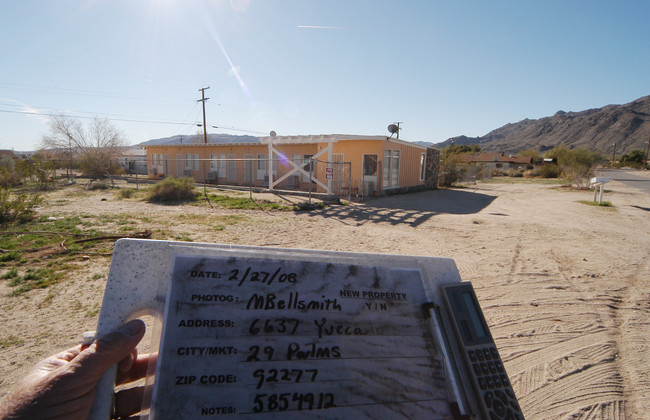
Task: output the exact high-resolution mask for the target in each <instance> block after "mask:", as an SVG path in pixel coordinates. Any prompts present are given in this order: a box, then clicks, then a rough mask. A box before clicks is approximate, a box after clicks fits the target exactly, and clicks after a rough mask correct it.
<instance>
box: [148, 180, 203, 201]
mask: <svg viewBox="0 0 650 420" xmlns="http://www.w3.org/2000/svg"><path fill="white" fill-rule="evenodd" d="M194 199H196V192H195V191H194V179H193V178H190V177H184V178H173V177H172V178H165V179H163V180H162V181H160V182H159V183H157V184H156V185H154V186H153V187H152V188H151V189H150V190H149V197H148V200H149V201H151V202H155V203H175V202H181V201H193V200H194Z"/></svg>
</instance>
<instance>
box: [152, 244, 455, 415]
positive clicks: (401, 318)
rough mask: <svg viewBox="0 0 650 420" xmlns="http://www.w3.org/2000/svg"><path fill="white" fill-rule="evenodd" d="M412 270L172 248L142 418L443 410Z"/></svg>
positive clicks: (439, 366)
mask: <svg viewBox="0 0 650 420" xmlns="http://www.w3.org/2000/svg"><path fill="white" fill-rule="evenodd" d="M426 301H427V298H426V294H425V291H424V286H423V284H422V275H421V272H420V271H419V270H418V269H404V268H381V267H369V266H363V265H355V264H343V263H323V262H307V261H292V260H269V259H256V258H240V257H238V258H229V257H197V256H180V255H179V256H176V257H175V259H174V268H173V273H172V279H171V285H170V289H169V295H168V297H167V305H166V309H165V318H164V321H163V322H164V323H163V325H164V332H163V338H162V343H161V347H160V353H159V360H158V367H157V372H156V379H155V389H154V407H155V409H154V412H153V413H152V415H153V418H154V419H156V420H159V419H179V418H251V419H262V418H277V419H287V418H288V419H302V418H308V417H309V418H321V419H341V418H349V419H377V418H390V419H411V420H412V419H425V418H426V419H431V418H444V417H446V416H447V415H449V403H448V401H449V394H448V392H447V386H446V382H445V377H444V366H443V363H442V357H441V355H440V354H439V352H438V350H437V349H438V348H439V347H438V346H437V345H436V343H435V342H434V338H433V336H432V334H431V331H430V328H429V324H428V322H427V320H425V319H424V316H423V313H422V309H421V305H422V304H423V303H425V302H426Z"/></svg>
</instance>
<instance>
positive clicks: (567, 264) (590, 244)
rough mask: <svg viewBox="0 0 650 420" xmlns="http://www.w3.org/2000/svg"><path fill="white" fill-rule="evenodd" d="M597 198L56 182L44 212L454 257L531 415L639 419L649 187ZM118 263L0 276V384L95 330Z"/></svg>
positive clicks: (646, 358) (486, 191)
mask: <svg viewBox="0 0 650 420" xmlns="http://www.w3.org/2000/svg"><path fill="white" fill-rule="evenodd" d="M592 197H593V193H592V192H589V191H582V192H579V191H566V190H564V189H561V188H558V187H556V186H550V185H533V184H505V183H503V184H502V183H486V184H477V185H471V186H469V187H468V188H464V189H451V190H437V191H429V192H422V193H416V194H407V195H398V196H391V197H385V198H380V199H375V200H370V201H368V202H365V203H362V204H354V205H350V206H331V207H327V208H325V209H323V210H318V211H313V212H308V213H307V212H305V213H293V212H269V213H267V212H262V211H235V210H219V209H210V208H209V207H206V206H202V207H198V206H192V205H184V206H159V205H152V204H148V203H145V202H142V201H136V200H120V199H118V198H116V196H115V195H114V194H111V193H110V192H95V193H89V195H85V196H81V195H79V194H72V193H70V192H66V191H59V192H56V193H52V195H51V196H48V198H47V201H46V203H45V204H44V205H43V207H42V208H41V209H40V213H41V214H43V215H52V216H55V217H58V216H61V215H68V214H80V213H82V214H93V215H110V214H119V215H127V216H128V215H130V217H133V218H134V223H135V224H136V225H137V227H138V228H140V227H141V228H149V229H152V230H154V231H160V232H164V235H167V237H169V238H174V237H184V238H189V239H192V240H193V241H197V242H213V243H232V244H242V245H261V246H278V247H289V248H306V249H324V250H325V249H326V250H337V251H361V252H374V253H391V254H403V255H426V256H441V257H451V258H453V259H454V260H455V261H456V264H457V266H458V268H459V271H460V274H461V277H462V278H463V280H468V281H472V283H473V284H474V288H475V289H476V292H477V295H478V297H479V299H480V302H481V305H482V307H483V311H484V313H485V315H486V318H487V320H488V323H489V324H490V327H491V330H492V334H493V335H494V337H495V339H496V343H497V346H498V348H499V351H500V353H501V355H502V357H503V358H504V360H505V365H506V368H507V371H508V373H509V375H510V377H511V380H512V383H513V387H514V389H515V392H516V393H517V395H518V398H519V401H520V403H521V406H522V409H523V411H524V414H525V415H526V418H527V419H605V418H606V419H624V418H628V419H640V418H644V416H646V415H647V413H648V412H650V397H648V395H650V348H649V346H650V264H649V258H650V215H649V213H648V212H649V211H650V195H648V194H645V193H643V192H641V191H639V190H636V189H632V188H628V187H626V186H625V185H623V184H621V183H617V182H611V183H610V184H608V185H607V192H606V193H605V200H607V201H610V202H612V204H613V205H614V208H606V207H594V206H589V205H585V204H583V203H580V202H578V201H579V200H591V199H592ZM102 199H104V200H103V201H102ZM136 216H137V217H136ZM135 219H137V220H135ZM161 234H162V233H161ZM108 267H109V259H108V258H105V257H95V256H90V257H89V258H88V259H87V261H86V262H85V263H84V264H83V265H80V268H79V269H78V270H77V272H76V274H75V275H74V276H72V278H69V279H67V280H66V281H63V282H61V283H58V284H56V285H54V286H51V287H49V288H48V289H43V290H33V291H31V292H29V293H27V294H25V295H22V296H20V297H8V296H6V295H7V293H8V292H9V291H10V288H9V286H8V285H7V282H6V281H4V280H0V304H1V308H2V310H1V311H0V340H2V341H1V342H2V343H4V344H3V346H2V348H0V354H1V355H2V356H1V357H0V396H2V395H4V394H5V393H6V392H8V390H9V389H10V387H11V385H12V384H13V383H15V381H16V380H18V379H19V378H20V377H21V376H22V375H23V374H24V373H25V372H26V371H27V370H28V369H29V367H30V366H31V365H32V364H33V363H34V362H36V361H37V360H39V359H41V358H42V357H44V356H47V355H49V354H51V353H53V352H55V351H58V350H60V349H63V348H66V347H68V346H71V345H74V344H75V343H76V342H78V340H79V334H80V332H82V331H84V330H89V329H94V325H95V323H96V321H97V315H96V310H97V308H98V306H99V304H100V303H101V298H102V293H103V287H104V283H105V280H106V273H107V272H108ZM97 273H100V275H97ZM7 337H11V338H12V339H11V340H7Z"/></svg>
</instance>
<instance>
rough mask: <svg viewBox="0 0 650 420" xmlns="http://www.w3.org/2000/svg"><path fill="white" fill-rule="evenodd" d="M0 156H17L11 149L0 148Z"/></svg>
mask: <svg viewBox="0 0 650 420" xmlns="http://www.w3.org/2000/svg"><path fill="white" fill-rule="evenodd" d="M0 156H9V157H10V158H15V157H17V156H16V154H15V153H14V151H13V150H0Z"/></svg>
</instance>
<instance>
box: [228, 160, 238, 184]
mask: <svg viewBox="0 0 650 420" xmlns="http://www.w3.org/2000/svg"><path fill="white" fill-rule="evenodd" d="M236 158H237V155H235V154H228V159H229V160H228V180H229V181H237V161H236V160H235V159H236Z"/></svg>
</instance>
